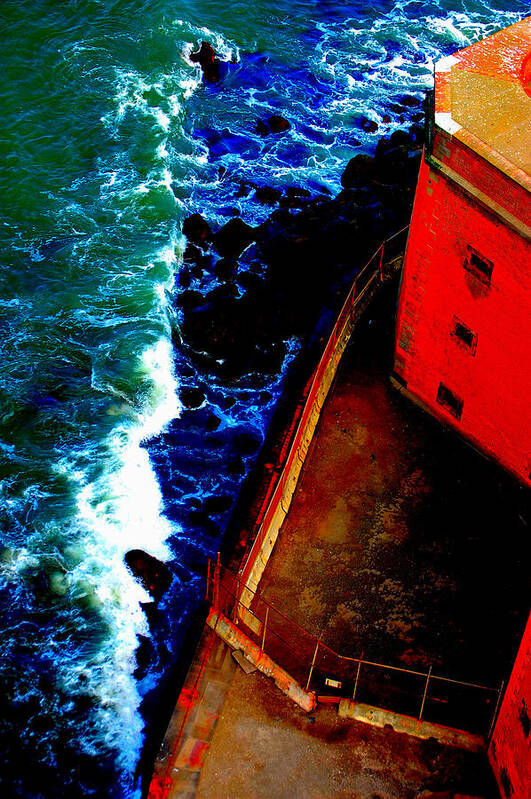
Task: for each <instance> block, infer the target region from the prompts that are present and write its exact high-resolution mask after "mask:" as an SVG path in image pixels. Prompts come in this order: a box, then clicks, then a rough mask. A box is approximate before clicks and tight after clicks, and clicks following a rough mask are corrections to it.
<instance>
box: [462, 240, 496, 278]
mask: <svg viewBox="0 0 531 799" xmlns="http://www.w3.org/2000/svg"><path fill="white" fill-rule="evenodd" d="M492 267H493V263H492V261H489V260H488V259H487V258H483V256H481V255H480V254H479V253H478V252H476V250H473V249H472V247H469V249H468V258H467V259H466V261H465V269H468V271H469V272H472V274H473V275H475V277H477V279H478V280H480V281H481V282H482V283H483V284H484V285H485V286H490V280H491V277H492Z"/></svg>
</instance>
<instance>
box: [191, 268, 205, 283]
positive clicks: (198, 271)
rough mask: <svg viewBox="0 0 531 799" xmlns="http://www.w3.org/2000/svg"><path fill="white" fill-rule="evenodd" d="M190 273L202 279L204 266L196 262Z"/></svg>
mask: <svg viewBox="0 0 531 799" xmlns="http://www.w3.org/2000/svg"><path fill="white" fill-rule="evenodd" d="M190 274H191V275H192V276H193V277H196V278H197V279H198V280H201V278H202V277H203V267H202V266H200V265H199V264H194V265H193V266H192V268H191V269H190Z"/></svg>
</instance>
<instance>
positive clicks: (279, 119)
mask: <svg viewBox="0 0 531 799" xmlns="http://www.w3.org/2000/svg"><path fill="white" fill-rule="evenodd" d="M290 128H291V125H290V123H289V122H288V120H287V119H286V118H285V117H283V116H280V114H273V116H270V117H269V119H267V120H266V121H265V122H264V120H262V119H259V120H258V121H257V123H256V132H257V133H258V134H259V135H260V136H267V135H268V134H269V133H285V132H286V131H287V130H289V129H290Z"/></svg>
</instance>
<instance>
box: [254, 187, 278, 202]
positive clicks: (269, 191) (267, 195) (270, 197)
mask: <svg viewBox="0 0 531 799" xmlns="http://www.w3.org/2000/svg"><path fill="white" fill-rule="evenodd" d="M281 197H282V192H281V191H279V190H278V189H273V188H271V186H261V187H260V188H258V189H256V191H255V193H254V198H255V200H257V201H258V202H259V203H261V204H262V205H274V203H277V202H278V201H279V200H280V198H281Z"/></svg>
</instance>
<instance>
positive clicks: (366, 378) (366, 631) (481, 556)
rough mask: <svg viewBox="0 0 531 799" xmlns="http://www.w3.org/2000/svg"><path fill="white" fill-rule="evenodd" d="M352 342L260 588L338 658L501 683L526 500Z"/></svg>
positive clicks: (517, 609)
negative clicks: (399, 389)
mask: <svg viewBox="0 0 531 799" xmlns="http://www.w3.org/2000/svg"><path fill="white" fill-rule="evenodd" d="M381 318H383V321H380V322H378V320H376V322H375V323H374V325H366V326H365V329H360V331H359V335H358V336H357V338H356V339H355V340H354V341H353V342H352V343H351V345H350V348H349V350H347V353H346V354H345V356H344V360H343V363H342V365H341V367H340V371H339V374H338V378H337V382H336V385H335V387H334V390H333V393H332V394H331V396H330V397H329V399H328V401H327V404H326V405H325V408H324V411H323V414H322V418H321V421H320V423H319V427H318V431H317V436H316V437H315V438H314V442H313V444H312V447H311V450H310V455H309V459H308V460H307V461H306V465H305V467H304V470H303V474H302V477H301V480H300V482H299V486H298V488H297V491H296V494H295V496H294V499H293V502H292V505H291V508H290V513H289V515H288V517H287V519H286V521H285V523H284V525H283V528H282V530H281V532H280V535H279V538H278V541H277V543H276V546H275V550H274V551H273V555H272V558H271V559H270V561H269V564H268V566H267V568H266V571H265V574H264V577H263V579H262V583H261V586H260V593H261V594H262V595H263V596H265V597H267V598H268V599H269V600H270V601H271V602H272V603H273V604H275V605H276V606H277V607H279V608H280V609H282V610H283V611H284V612H285V613H286V614H287V615H288V616H289V617H290V618H292V619H294V620H295V621H297V622H298V623H299V625H300V626H301V627H303V628H304V629H307V630H309V631H310V632H312V633H313V634H314V635H316V636H319V635H320V634H322V635H323V641H324V642H325V643H326V644H328V645H329V646H330V647H331V648H333V649H335V650H336V651H337V652H339V653H341V654H344V655H349V656H359V654H360V652H361V651H364V652H365V657H366V658H367V657H368V658H369V659H370V658H371V657H372V658H373V659H376V660H379V661H383V662H390V663H396V664H397V665H405V666H407V665H413V666H414V667H420V668H426V667H427V666H428V664H432V665H433V669H434V671H436V672H438V673H439V674H441V673H442V674H448V675H450V676H455V677H458V678H461V679H470V680H472V681H478V682H482V681H484V682H487V683H491V684H499V681H500V680H501V679H502V678H503V677H505V676H506V674H507V672H508V670H509V668H510V665H511V664H512V660H513V659H514V655H515V651H516V647H517V644H518V641H519V638H520V635H521V632H522V629H523V624H524V623H525V615H526V614H525V611H526V606H527V601H526V594H527V590H528V586H529V576H528V573H527V571H528V570H527V567H526V562H528V561H527V554H526V553H527V552H528V543H527V541H528V531H527V515H526V505H525V503H526V499H528V498H527V497H526V492H525V489H523V488H520V486H518V485H517V484H516V483H515V482H514V481H513V479H512V478H511V477H508V476H507V475H506V474H505V473H504V472H503V470H502V469H500V468H499V467H497V466H496V465H495V464H493V463H491V462H489V461H487V460H486V459H484V458H483V457H482V456H480V455H479V454H478V453H476V452H475V451H473V450H472V449H471V448H470V447H468V446H467V445H465V444H464V443H463V442H461V441H460V440H459V439H458V437H457V436H456V435H455V434H454V433H452V432H451V431H449V430H445V429H444V428H442V426H441V425H439V424H438V423H437V422H436V421H435V420H432V419H431V418H429V417H428V416H427V415H426V414H424V413H423V412H422V411H420V410H419V409H417V408H416V407H414V406H413V405H412V404H411V403H410V402H409V401H407V400H405V399H404V398H402V397H401V396H400V395H399V394H398V392H397V391H396V390H395V389H393V388H392V386H391V385H390V382H389V379H388V374H389V370H390V366H389V350H390V345H391V342H392V338H391V336H390V335H389V330H388V322H387V319H389V318H391V322H392V312H391V313H389V314H387V316H386V315H385V314H383V315H382V317H381Z"/></svg>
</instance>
